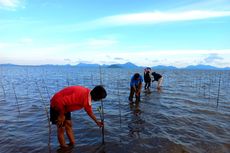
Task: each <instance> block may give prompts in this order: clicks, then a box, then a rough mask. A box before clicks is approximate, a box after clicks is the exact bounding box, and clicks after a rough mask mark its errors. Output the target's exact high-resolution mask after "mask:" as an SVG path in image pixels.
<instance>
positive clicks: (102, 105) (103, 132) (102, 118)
mask: <svg viewBox="0 0 230 153" xmlns="http://www.w3.org/2000/svg"><path fill="white" fill-rule="evenodd" d="M99 69H100V84H101V85H102V72H101V66H100V67H99ZM100 117H101V122H102V123H103V125H104V103H103V100H101V115H100ZM104 126H105V125H104ZM104 126H102V128H101V133H102V144H104V143H105V130H104Z"/></svg>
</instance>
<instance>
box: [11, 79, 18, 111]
mask: <svg viewBox="0 0 230 153" xmlns="http://www.w3.org/2000/svg"><path fill="white" fill-rule="evenodd" d="M12 86H13V90H14V96H15V99H16V103H17V107H18V114H19V115H20V108H19V103H18V97H17V95H16V92H15V87H14V84H13V83H12Z"/></svg>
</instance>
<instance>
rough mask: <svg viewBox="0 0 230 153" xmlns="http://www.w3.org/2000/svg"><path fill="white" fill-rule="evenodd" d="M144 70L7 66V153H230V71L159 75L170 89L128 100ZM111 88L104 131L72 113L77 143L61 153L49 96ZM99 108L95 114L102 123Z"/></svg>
mask: <svg viewBox="0 0 230 153" xmlns="http://www.w3.org/2000/svg"><path fill="white" fill-rule="evenodd" d="M135 72H140V73H141V74H142V73H143V72H142V69H133V70H132V69H130V70H127V69H108V68H102V69H101V71H100V69H99V68H94V69H90V68H85V69H80V68H76V67H61V66H55V67H29V66H28V67H20V66H1V67H0V133H1V138H0V146H1V147H0V152H1V153H15V152H17V153H27V152H28V153H51V152H52V153H64V152H69V153H229V152H230V132H229V131H230V90H229V88H230V71H195V70H193V71H189V70H187V71H186V70H170V71H169V70H168V71H157V72H159V73H161V74H163V76H164V82H163V88H162V90H161V91H157V90H156V83H153V84H152V86H151V93H144V92H142V95H141V102H140V103H136V104H133V105H130V104H129V102H128V95H129V81H130V76H131V75H132V74H133V73H135ZM100 82H102V84H103V85H104V86H105V88H106V89H107V91H108V96H107V98H106V99H105V100H104V101H103V102H104V113H105V114H104V118H105V144H103V145H102V134H101V129H100V128H98V127H97V126H96V125H95V123H94V122H93V121H92V120H91V119H90V118H89V117H88V115H87V114H86V112H85V111H84V110H80V111H75V112H73V113H72V120H73V127H74V133H75V139H76V143H77V144H76V146H75V147H74V148H69V149H67V150H61V149H60V148H59V146H58V145H59V144H58V142H57V138H56V127H55V126H53V125H51V126H49V122H48V117H47V115H48V114H49V112H48V110H49V99H50V97H51V96H52V95H53V94H54V93H55V92H57V91H58V90H60V89H62V88H63V87H66V86H70V85H83V86H86V87H89V88H93V87H94V86H95V85H98V84H100ZM100 105H101V103H100V102H94V103H93V110H94V112H95V115H96V116H97V117H98V118H100V113H99V112H98V111H97V108H98V107H99V106H100Z"/></svg>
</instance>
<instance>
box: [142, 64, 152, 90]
mask: <svg viewBox="0 0 230 153" xmlns="http://www.w3.org/2000/svg"><path fill="white" fill-rule="evenodd" d="M150 71H151V68H150V67H147V68H145V69H144V81H145V90H147V91H150V90H149V87H150V86H151V76H150Z"/></svg>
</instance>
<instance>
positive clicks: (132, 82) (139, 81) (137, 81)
mask: <svg viewBox="0 0 230 153" xmlns="http://www.w3.org/2000/svg"><path fill="white" fill-rule="evenodd" d="M142 82H143V78H142V76H141V75H140V76H139V78H138V79H137V80H135V79H134V76H132V78H131V82H130V87H133V86H138V85H139V84H140V83H142Z"/></svg>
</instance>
